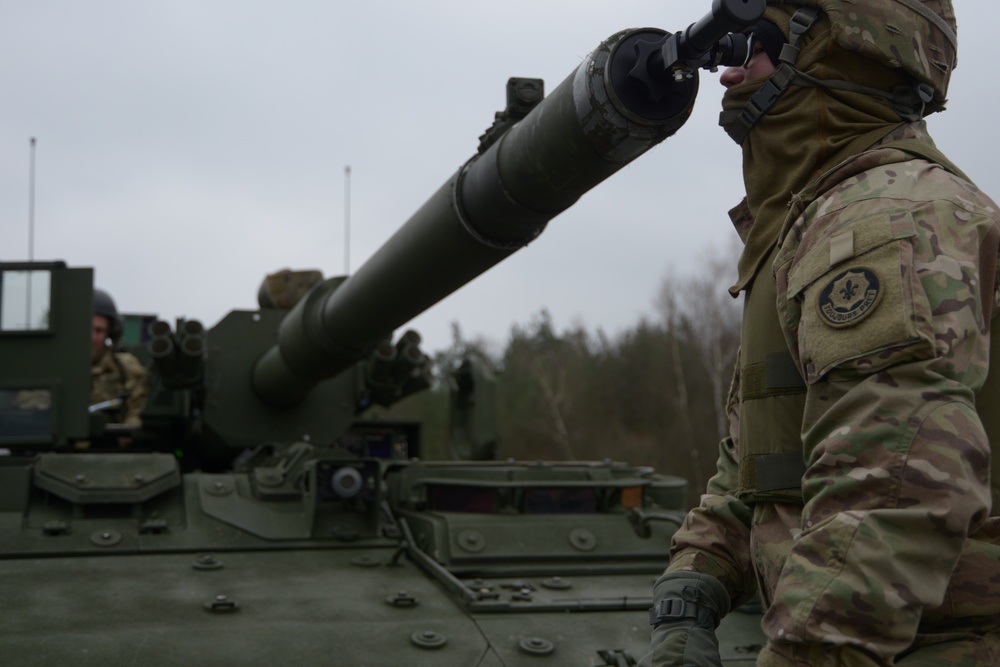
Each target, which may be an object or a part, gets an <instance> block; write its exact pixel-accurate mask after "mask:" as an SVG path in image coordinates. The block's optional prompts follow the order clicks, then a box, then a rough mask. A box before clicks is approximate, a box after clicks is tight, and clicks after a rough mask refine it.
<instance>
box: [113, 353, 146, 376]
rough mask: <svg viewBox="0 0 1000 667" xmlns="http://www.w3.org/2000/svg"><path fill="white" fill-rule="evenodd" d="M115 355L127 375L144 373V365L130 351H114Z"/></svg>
mask: <svg viewBox="0 0 1000 667" xmlns="http://www.w3.org/2000/svg"><path fill="white" fill-rule="evenodd" d="M115 357H116V358H117V359H118V362H119V363H120V364H121V365H122V368H123V369H125V372H126V373H127V374H129V375H145V374H146V367H145V366H143V365H142V362H140V361H139V359H138V358H136V356H135V355H134V354H132V353H131V352H116V353H115Z"/></svg>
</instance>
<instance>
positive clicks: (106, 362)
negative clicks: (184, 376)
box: [90, 288, 149, 426]
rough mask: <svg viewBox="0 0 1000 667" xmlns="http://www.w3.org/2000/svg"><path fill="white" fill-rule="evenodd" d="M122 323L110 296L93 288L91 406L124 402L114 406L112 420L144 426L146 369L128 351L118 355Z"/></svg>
mask: <svg viewBox="0 0 1000 667" xmlns="http://www.w3.org/2000/svg"><path fill="white" fill-rule="evenodd" d="M121 335H122V324H121V318H120V317H119V315H118V309H117V308H116V307H115V302H114V301H113V300H112V299H111V296H110V295H109V294H108V293H107V292H105V291H104V290H101V289H97V288H95V289H94V319H93V327H92V329H91V336H90V354H91V368H90V380H91V381H90V404H91V405H92V406H93V405H97V404H98V403H103V402H105V401H114V400H115V399H121V401H122V404H121V406H120V407H118V408H114V407H111V408H110V412H111V415H112V420H113V421H115V422H117V423H122V424H127V425H129V426H141V425H142V422H141V420H140V419H139V413H140V412H141V411H142V408H143V406H144V405H145V404H146V394H147V393H148V390H149V388H148V382H149V379H148V377H147V373H146V368H145V367H144V366H143V365H142V364H141V363H140V362H139V360H138V359H136V358H135V356H134V355H132V354H129V353H128V352H116V351H115V349H114V346H115V344H116V343H117V342H118V340H119V339H120V338H121Z"/></svg>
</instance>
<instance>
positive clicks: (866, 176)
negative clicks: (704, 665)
mask: <svg viewBox="0 0 1000 667" xmlns="http://www.w3.org/2000/svg"><path fill="white" fill-rule="evenodd" d="M924 132H925V128H924V126H923V123H917V124H910V125H905V126H903V127H902V128H901V129H899V130H897V131H896V132H895V133H894V134H893V135H890V136H889V137H888V138H887V141H890V142H891V141H896V140H900V139H906V138H916V139H918V140H922V141H925V142H927V143H928V144H930V139H929V137H927V136H926V135H925V133H924ZM998 252H1000V209H998V208H997V206H996V204H995V203H993V202H992V201H991V200H990V199H989V198H988V197H986V196H985V195H984V194H983V193H981V192H980V191H979V190H978V189H977V188H976V187H975V186H974V185H972V184H970V183H968V182H967V181H965V180H962V179H961V178H959V177H956V176H954V175H952V174H950V173H948V172H946V171H945V170H944V169H942V168H941V167H940V166H938V165H936V164H933V163H931V162H928V161H926V160H924V159H915V158H914V157H913V156H912V155H910V154H907V153H904V152H902V151H900V150H897V149H893V148H881V149H879V148H876V149H875V150H871V151H867V152H865V153H862V154H860V155H859V156H856V157H855V158H853V159H850V160H848V161H846V162H844V163H842V164H841V165H839V166H838V167H837V168H835V169H834V170H832V171H831V172H828V173H827V174H826V175H825V176H824V177H822V178H821V179H820V180H819V181H817V183H816V184H815V185H814V186H813V187H812V188H811V189H809V190H807V191H804V192H802V193H800V195H799V196H797V197H795V198H793V202H792V209H791V212H790V214H789V216H788V218H787V221H786V224H785V226H784V229H783V232H782V236H781V240H780V247H779V250H778V254H777V259H776V260H775V262H774V265H773V267H765V268H764V269H763V270H765V271H767V270H772V268H773V271H774V276H775V279H776V283H777V291H778V304H777V306H778V313H779V316H780V319H781V322H782V327H783V330H784V334H785V337H786V342H787V344H788V347H789V349H790V350H791V352H792V356H793V357H794V359H795V360H796V362H797V364H798V366H799V370H800V371H801V373H802V376H803V377H804V378H805V379H806V382H807V394H806V397H807V398H806V405H805V409H804V413H803V415H802V424H801V433H802V446H803V454H804V458H805V461H806V464H807V471H806V474H805V477H804V478H803V482H802V490H803V496H804V500H805V505H804V507H798V506H796V505H792V504H775V503H763V502H762V503H757V504H754V505H752V506H748V505H745V504H743V503H741V502H740V501H739V500H738V498H737V497H736V493H737V490H738V488H739V464H738V461H739V460H740V442H739V435H738V434H739V418H740V404H739V400H738V398H737V397H738V396H739V386H740V384H739V383H740V378H739V374H737V376H736V378H735V380H734V385H733V389H732V391H731V393H730V402H729V407H730V422H731V433H732V434H733V435H732V436H731V437H730V438H728V439H726V440H725V441H724V442H723V444H722V447H721V450H720V453H721V455H720V458H719V463H718V473H717V474H716V475H715V477H713V479H712V480H711V482H710V483H709V487H708V490H707V493H706V495H705V496H703V498H702V502H701V505H700V506H699V507H698V508H696V509H695V510H693V511H692V512H691V513H690V514H689V516H688V518H687V519H686V521H685V524H684V526H683V527H682V528H681V529H680V530H679V531H678V533H677V534H676V535H675V537H674V544H673V547H672V550H671V562H670V565H669V567H668V571H678V570H692V571H697V572H702V573H705V574H712V575H714V576H716V577H717V578H718V579H719V580H720V581H721V582H722V583H723V585H725V586H726V588H727V590H728V591H729V593H730V595H731V596H732V598H733V606H734V607H736V606H738V605H739V604H740V603H741V602H742V601H744V600H746V599H748V598H750V597H751V596H752V595H753V593H754V592H755V591H758V590H759V593H760V595H761V598H762V601H763V603H764V605H765V609H766V613H765V616H764V621H763V628H764V631H765V633H766V634H767V636H768V638H769V641H768V644H767V646H766V647H765V648H764V650H763V651H762V652H761V654H760V656H759V658H758V664H759V665H810V666H813V665H864V666H868V665H890V664H903V665H925V664H926V665H930V664H934V665H973V664H975V665H985V664H990V665H992V664H1000V518H996V517H991V516H990V508H991V499H990V487H989V469H990V443H989V441H988V439H987V438H986V435H985V432H984V429H983V425H982V423H981V421H980V419H979V416H978V415H977V413H976V410H975V394H976V392H977V391H978V390H979V388H980V387H981V386H982V384H983V381H984V379H985V377H986V375H987V372H988V370H989V328H990V319H991V317H992V315H993V314H994V313H995V312H996V309H997V307H998V305H1000V303H998V299H1000V297H998V294H1000V293H998V290H997V287H998V286H997V266H996V265H997V261H998ZM752 316H753V314H752V313H745V317H752Z"/></svg>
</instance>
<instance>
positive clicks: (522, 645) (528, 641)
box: [517, 637, 556, 655]
mask: <svg viewBox="0 0 1000 667" xmlns="http://www.w3.org/2000/svg"><path fill="white" fill-rule="evenodd" d="M517 647H518V648H519V649H521V650H522V651H524V652H525V653H527V654H529V655H548V654H549V653H552V652H553V651H555V650H556V645H555V644H553V643H552V642H550V641H549V640H548V639H542V638H541V637H525V638H524V639H522V640H521V641H520V642H518V644H517Z"/></svg>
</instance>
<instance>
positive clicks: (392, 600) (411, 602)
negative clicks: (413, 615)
mask: <svg viewBox="0 0 1000 667" xmlns="http://www.w3.org/2000/svg"><path fill="white" fill-rule="evenodd" d="M385 601H386V602H388V603H389V604H390V605H392V606H393V607H416V606H417V598H415V597H413V596H412V595H410V594H409V593H407V592H406V591H399V592H398V593H396V594H395V595H390V596H389V597H387V598H386V599H385Z"/></svg>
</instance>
